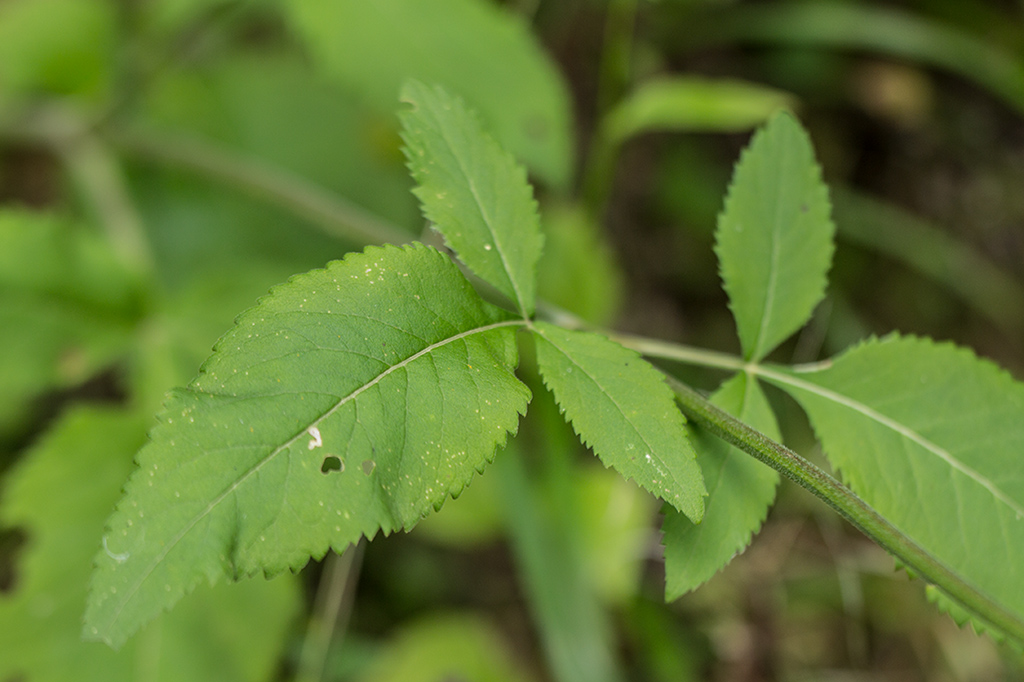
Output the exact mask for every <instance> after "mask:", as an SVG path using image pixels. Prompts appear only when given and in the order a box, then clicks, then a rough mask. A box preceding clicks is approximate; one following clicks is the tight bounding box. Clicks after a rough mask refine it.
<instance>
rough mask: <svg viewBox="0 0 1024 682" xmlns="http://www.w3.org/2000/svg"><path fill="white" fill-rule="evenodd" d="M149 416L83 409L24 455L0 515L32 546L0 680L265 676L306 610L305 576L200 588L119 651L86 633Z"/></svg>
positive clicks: (5, 602)
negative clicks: (96, 577) (97, 564)
mask: <svg viewBox="0 0 1024 682" xmlns="http://www.w3.org/2000/svg"><path fill="white" fill-rule="evenodd" d="M147 422H148V418H143V417H142V416H141V415H138V414H133V413H130V412H124V411H121V410H114V409H95V408H83V409H76V410H74V411H71V412H69V413H67V414H66V415H64V416H62V417H61V419H60V420H59V421H58V422H57V423H56V424H55V425H54V427H53V428H52V429H51V430H50V432H49V433H48V434H47V435H46V436H45V437H44V438H43V439H42V440H41V441H40V442H39V443H38V444H37V445H35V446H34V447H33V448H32V449H31V450H29V451H28V452H26V453H25V455H24V458H23V459H22V460H20V462H19V464H18V466H17V467H16V468H15V469H13V470H12V471H11V472H10V476H9V478H8V479H7V480H6V485H5V488H4V498H3V506H2V507H0V522H2V523H3V525H4V526H8V527H10V526H13V527H16V528H19V529H21V530H22V531H23V532H24V533H25V534H26V536H27V538H28V539H27V542H26V545H25V547H24V549H23V551H22V552H20V553H19V554H18V555H17V556H18V561H17V562H16V564H15V569H16V579H15V581H14V584H13V586H12V589H11V590H10V591H5V592H0V679H2V680H15V679H24V680H29V681H31V682H64V681H65V680H76V681H79V682H133V681H137V680H139V679H140V677H139V671H140V670H144V671H147V672H146V675H145V679H148V680H154V682H179V681H180V682H242V681H244V680H249V681H252V682H256V681H257V680H268V679H271V678H272V673H273V671H274V669H275V667H276V663H277V660H278V657H279V656H280V655H281V653H282V648H283V646H282V645H283V642H284V641H285V640H286V637H285V635H286V633H287V631H288V630H289V629H290V627H291V625H292V622H291V621H292V618H293V617H294V616H295V615H296V613H297V611H298V609H299V598H300V594H299V589H298V587H299V586H298V581H296V580H295V579H294V578H292V577H291V576H287V577H285V578H283V579H281V580H275V581H273V582H266V581H250V582H246V583H241V584H238V585H227V586H221V587H218V588H217V589H214V590H210V589H208V588H207V589H202V590H201V591H198V592H196V593H195V594H192V595H189V597H187V598H186V599H184V600H183V601H182V603H181V605H180V606H179V608H178V609H176V610H175V611H174V613H169V614H166V615H165V616H163V617H161V618H160V619H159V620H158V621H156V622H154V623H153V627H148V628H146V629H144V630H143V632H142V633H141V634H140V637H139V638H138V639H137V640H135V641H132V642H131V643H130V644H129V645H128V646H126V647H124V648H123V649H122V650H121V651H118V652H116V653H115V652H114V651H111V650H110V649H109V648H108V647H105V646H101V645H97V644H96V643H94V642H83V641H82V640H81V628H82V622H81V620H82V607H83V605H84V603H85V598H86V591H87V588H88V584H89V572H90V571H91V570H92V560H93V554H94V553H95V551H96V547H97V545H98V544H99V542H100V540H99V538H100V536H101V535H102V533H103V522H104V520H105V519H106V517H107V515H108V514H109V513H110V509H111V507H112V506H113V504H114V502H115V501H116V500H117V497H118V495H119V494H120V490H121V485H122V484H123V482H124V478H125V476H127V475H128V472H129V471H130V469H131V466H132V461H131V460H132V454H133V453H134V452H135V450H136V448H138V447H139V445H140V444H141V443H142V442H143V441H144V440H145V437H146V425H147Z"/></svg>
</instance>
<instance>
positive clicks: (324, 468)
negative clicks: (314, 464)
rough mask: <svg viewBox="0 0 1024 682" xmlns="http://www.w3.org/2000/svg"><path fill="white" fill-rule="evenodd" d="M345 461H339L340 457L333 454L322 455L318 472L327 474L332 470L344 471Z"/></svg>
mask: <svg viewBox="0 0 1024 682" xmlns="http://www.w3.org/2000/svg"><path fill="white" fill-rule="evenodd" d="M344 470H345V463H344V462H342V461H341V458H340V457H337V456H335V455H327V456H326V457H324V463H323V464H321V465H320V473H322V474H329V473H331V472H332V471H339V472H340V471H344Z"/></svg>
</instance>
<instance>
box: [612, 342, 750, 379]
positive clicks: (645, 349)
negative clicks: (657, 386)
mask: <svg viewBox="0 0 1024 682" xmlns="http://www.w3.org/2000/svg"><path fill="white" fill-rule="evenodd" d="M608 337H609V338H611V339H612V340H613V341H616V342H618V343H620V344H622V345H623V346H625V347H626V348H632V349H633V350H635V351H637V352H638V353H640V354H641V355H650V356H652V357H656V358H664V359H666V360H677V361H679V362H685V363H686V364H688V365H698V366H700V367H712V368H714V369H725V370H731V371H735V372H744V371H750V369H751V367H752V366H751V365H750V363H748V362H746V361H745V360H743V358H739V357H736V356H735V355H730V354H728V353H720V352H718V351H713V350H704V349H702V348H693V347H691V346H683V345H680V344H678V343H671V342H668V341H658V340H657V339H649V338H647V337H645V336H632V335H630V334H615V333H610V334H608Z"/></svg>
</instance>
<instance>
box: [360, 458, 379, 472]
mask: <svg viewBox="0 0 1024 682" xmlns="http://www.w3.org/2000/svg"><path fill="white" fill-rule="evenodd" d="M362 467H363V473H364V474H366V475H367V476H369V475H370V474H372V473H373V470H374V469H376V468H377V463H376V462H374V461H373V460H372V459H364V460H363V464H362Z"/></svg>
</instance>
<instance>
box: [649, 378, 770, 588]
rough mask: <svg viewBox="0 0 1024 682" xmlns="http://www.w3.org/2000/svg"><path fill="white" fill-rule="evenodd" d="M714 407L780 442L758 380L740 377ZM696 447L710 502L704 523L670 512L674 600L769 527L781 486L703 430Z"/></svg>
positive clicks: (669, 570) (667, 528) (668, 564)
mask: <svg viewBox="0 0 1024 682" xmlns="http://www.w3.org/2000/svg"><path fill="white" fill-rule="evenodd" d="M711 402H713V403H714V404H715V405H717V406H718V407H720V408H722V409H723V410H725V411H727V412H729V413H730V414H732V415H734V416H736V417H737V418H739V419H741V420H743V421H744V422H746V423H747V424H750V425H751V426H753V427H754V428H755V429H757V430H758V431H761V432H762V433H764V434H765V435H767V436H768V437H769V438H772V439H774V440H779V427H778V424H777V423H776V421H775V415H774V414H773V413H772V408H771V406H770V405H769V404H768V400H767V398H766V397H765V395H764V391H762V390H761V387H760V385H759V384H758V383H757V380H756V379H755V378H753V377H751V376H749V375H747V374H738V375H736V376H734V377H733V378H732V379H730V380H729V381H727V382H725V383H724V384H722V386H721V388H719V389H718V391H717V392H716V393H715V395H714V396H713V397H712V399H711ZM693 443H694V448H695V449H696V450H697V462H698V463H699V464H700V468H701V471H702V472H703V473H704V482H705V484H706V485H707V487H708V499H707V501H706V502H705V512H704V520H703V521H701V522H700V524H693V523H691V522H690V521H689V520H688V519H687V518H686V517H685V516H683V515H682V514H680V513H678V512H676V511H674V510H671V509H669V510H666V513H665V521H664V523H663V525H662V528H663V530H664V532H665V537H664V540H663V542H664V544H665V597H666V599H668V600H672V599H677V598H679V597H681V596H683V595H684V594H686V593H687V592H689V591H690V590H694V589H696V588H697V587H699V586H700V585H702V584H703V583H705V582H706V581H708V580H709V579H710V578H711V577H712V576H713V575H714V574H715V573H717V572H718V571H720V570H721V569H722V568H724V567H725V565H726V564H728V563H729V562H730V561H731V560H732V558H733V557H735V556H736V555H737V554H739V553H740V552H742V551H743V550H744V549H746V547H747V545H749V544H750V539H751V537H752V536H753V534H754V533H756V532H757V531H758V530H759V529H760V528H761V524H762V523H764V520H765V517H767V515H768V509H769V508H770V507H771V504H772V502H773V501H774V500H775V488H776V486H777V485H778V483H779V475H778V474H777V473H776V472H775V470H774V469H771V468H770V467H767V466H765V465H764V464H762V463H761V462H759V461H757V460H756V459H754V458H753V457H751V456H750V455H748V454H747V453H745V452H742V451H741V450H739V449H738V448H735V447H733V446H731V445H729V444H728V443H726V442H725V441H723V440H721V439H720V438H717V437H715V436H713V435H711V434H709V433H707V432H706V431H703V430H700V429H697V430H696V434H695V435H694V436H693Z"/></svg>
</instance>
